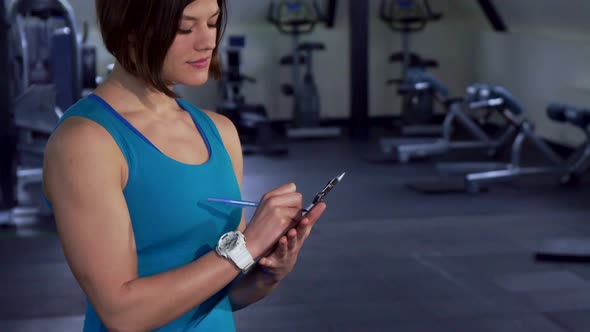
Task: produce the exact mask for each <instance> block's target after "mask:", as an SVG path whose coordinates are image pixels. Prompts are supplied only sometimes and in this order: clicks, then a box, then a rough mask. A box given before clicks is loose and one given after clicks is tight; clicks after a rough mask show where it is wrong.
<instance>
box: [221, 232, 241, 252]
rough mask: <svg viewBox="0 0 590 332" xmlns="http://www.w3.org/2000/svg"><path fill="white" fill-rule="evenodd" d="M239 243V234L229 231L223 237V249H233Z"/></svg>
mask: <svg viewBox="0 0 590 332" xmlns="http://www.w3.org/2000/svg"><path fill="white" fill-rule="evenodd" d="M237 244H238V234H237V233H229V234H227V235H226V236H225V237H224V239H223V249H225V250H232V249H233V248H235V247H236V245H237Z"/></svg>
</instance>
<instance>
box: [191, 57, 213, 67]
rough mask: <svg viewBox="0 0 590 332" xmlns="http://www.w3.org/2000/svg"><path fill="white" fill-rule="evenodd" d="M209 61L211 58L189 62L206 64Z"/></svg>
mask: <svg viewBox="0 0 590 332" xmlns="http://www.w3.org/2000/svg"><path fill="white" fill-rule="evenodd" d="M208 61H209V58H203V59H199V60H197V61H190V62H189V63H190V64H191V65H192V64H204V63H207V62H208Z"/></svg>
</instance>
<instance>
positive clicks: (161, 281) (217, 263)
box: [44, 118, 239, 331]
mask: <svg viewBox="0 0 590 332" xmlns="http://www.w3.org/2000/svg"><path fill="white" fill-rule="evenodd" d="M125 181H126V163H125V159H124V157H123V155H122V154H121V152H120V150H119V149H118V147H117V146H116V144H115V142H114V141H113V139H112V138H111V136H110V135H109V134H108V133H107V132H106V130H104V129H103V128H102V127H100V126H98V125H97V124H95V123H93V122H92V121H89V120H85V119H81V118H71V119H68V120H66V121H64V123H63V124H62V126H60V128H58V130H57V131H56V132H55V133H54V135H53V136H52V137H51V139H50V140H49V142H48V145H47V150H46V159H45V162H44V188H45V191H46V195H47V197H48V199H49V200H50V202H51V203H52V205H53V208H54V213H55V218H56V222H57V227H58V232H59V236H60V239H61V242H62V244H63V249H64V253H65V256H66V259H67V261H68V263H69V265H70V268H71V269H72V272H73V274H74V276H75V277H76V279H77V280H78V282H79V284H80V286H81V288H82V289H83V290H84V292H85V294H86V295H87V296H88V298H89V300H90V302H91V303H92V304H93V306H94V308H95V310H96V311H97V313H98V315H99V317H100V319H101V321H102V322H103V323H104V324H105V325H106V327H107V328H108V329H109V330H113V331H146V330H152V329H155V328H157V327H159V326H162V325H165V324H166V323H168V322H170V321H172V320H174V319H175V318H177V317H179V316H181V315H182V314H184V313H186V312H188V311H189V310H190V309H192V308H194V307H195V306H197V305H199V304H200V303H202V302H204V301H205V300H206V299H208V298H209V297H211V296H212V295H214V294H215V293H216V292H218V291H219V290H221V289H222V288H223V287H225V286H226V285H228V284H229V283H230V282H231V281H232V280H233V279H234V278H235V277H236V276H237V275H238V274H239V270H238V269H237V268H236V267H235V265H234V264H233V263H232V262H231V261H229V260H226V259H223V258H221V257H219V256H218V255H217V254H216V253H215V252H211V253H209V254H206V255H205V256H203V257H202V258H200V259H198V260H197V261H195V262H193V263H190V264H188V265H186V266H183V267H181V268H178V269H176V270H172V271H168V272H165V273H161V274H157V275H154V276H150V277H145V278H138V274H137V256H136V250H135V242H134V236H133V229H132V227H131V222H130V217H129V213H128V210H127V206H126V203H125V198H124V196H123V193H122V189H123V187H124V184H125Z"/></svg>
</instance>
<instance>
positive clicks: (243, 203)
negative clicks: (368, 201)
mask: <svg viewBox="0 0 590 332" xmlns="http://www.w3.org/2000/svg"><path fill="white" fill-rule="evenodd" d="M344 174H346V173H342V174H340V175H338V176H337V177H335V178H333V179H332V180H330V182H328V184H327V185H326V186H325V187H324V189H322V191H320V192H319V193H317V194H316V196H315V197H314V199H313V201H312V202H311V204H309V205H308V206H307V208H305V209H303V215H304V216H305V215H306V214H307V212H309V211H311V209H312V208H313V207H314V206H315V205H316V204H317V203H319V202H321V201H323V200H324V197H326V195H327V194H328V193H329V192H330V191H331V190H332V188H334V186H335V185H337V184H338V183H339V182H340V181H342V178H343V177H344ZM207 200H208V201H209V202H216V203H222V204H227V205H233V206H241V207H246V206H248V207H258V205H259V203H258V202H251V201H241V200H236V199H227V198H207Z"/></svg>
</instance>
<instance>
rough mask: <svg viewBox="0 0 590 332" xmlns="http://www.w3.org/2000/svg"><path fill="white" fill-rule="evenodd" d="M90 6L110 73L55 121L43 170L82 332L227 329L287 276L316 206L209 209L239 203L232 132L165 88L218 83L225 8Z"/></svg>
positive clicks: (155, 0)
mask: <svg viewBox="0 0 590 332" xmlns="http://www.w3.org/2000/svg"><path fill="white" fill-rule="evenodd" d="M96 8H97V17H98V20H99V22H100V28H101V32H102V36H103V40H104V42H105V45H106V47H107V49H108V50H109V52H111V53H112V54H113V55H114V56H115V57H116V59H117V63H116V65H115V68H114V70H113V72H112V74H111V76H110V77H109V78H108V79H107V80H106V81H105V82H104V84H102V85H101V86H100V87H98V88H97V89H96V91H95V92H94V93H93V94H92V95H91V96H89V97H88V98H84V99H82V100H80V101H79V102H78V103H77V104H75V105H74V106H72V107H71V108H70V109H69V110H68V111H67V112H66V113H65V114H64V116H63V118H62V120H61V122H60V125H59V126H58V128H57V129H56V130H55V132H54V133H53V135H52V137H51V138H50V140H49V142H48V145H47V150H46V156H45V163H44V189H45V194H46V196H47V199H48V201H49V202H50V203H51V205H52V208H53V211H54V214H55V217H56V222H57V228H58V232H59V236H60V239H61V241H62V245H63V248H64V253H65V256H66V259H67V261H68V263H69V265H70V268H71V270H72V272H73V274H74V276H75V277H76V279H77V280H78V282H79V284H80V286H81V288H82V290H83V291H84V293H85V294H86V296H87V298H88V307H87V310H86V319H85V324H84V330H85V331H104V330H105V329H108V330H110V331H151V330H155V329H160V330H159V331H233V330H235V326H234V321H233V315H232V311H235V310H239V309H241V308H243V307H245V306H247V305H249V304H251V303H254V302H256V301H258V300H259V299H261V298H263V297H264V296H266V295H268V294H269V293H270V292H271V291H272V290H273V289H274V288H275V287H276V286H277V285H278V284H279V283H280V281H281V280H282V279H283V278H284V277H285V276H286V275H287V274H288V273H289V272H290V271H291V269H292V268H293V265H294V264H295V261H296V258H297V254H298V252H299V250H300V248H301V245H302V244H303V241H304V240H305V238H306V237H307V236H308V234H309V232H310V229H311V227H312V226H313V224H314V223H315V221H316V220H317V219H318V218H319V217H320V215H321V214H322V212H323V211H324V209H325V205H324V204H320V205H317V206H316V207H315V208H314V209H313V210H312V211H311V212H310V213H308V214H307V215H306V217H305V218H303V217H302V216H301V209H302V197H301V194H300V193H298V192H297V191H296V188H295V185H294V184H292V183H290V184H285V185H283V186H281V187H279V188H276V189H274V190H272V191H270V192H268V193H267V194H265V195H264V196H263V198H262V200H261V202H260V206H259V207H258V208H257V210H256V212H255V214H254V217H253V218H252V220H251V221H250V223H249V224H248V225H247V226H246V223H245V220H244V214H243V213H242V211H241V209H238V208H234V207H229V206H225V205H220V204H215V203H211V202H208V201H207V198H209V197H223V198H231V199H239V198H240V196H241V195H240V187H239V186H240V185H241V181H242V156H241V147H240V142H239V139H238V135H237V132H236V129H235V127H234V126H233V125H232V123H231V122H230V121H229V120H228V119H227V118H225V117H223V116H220V115H218V114H215V113H212V112H209V111H202V110H199V109H197V108H196V107H194V106H192V105H190V104H189V103H187V102H186V101H184V100H181V99H177V98H176V95H175V94H174V93H173V92H172V90H171V88H172V86H173V84H185V85H190V86H199V85H202V84H204V83H205V82H206V81H207V79H208V75H209V73H210V72H211V73H213V74H216V73H218V72H219V65H218V62H217V45H218V44H219V40H220V38H221V35H222V30H223V27H224V19H225V17H226V14H227V12H226V6H225V1H224V0H194V1H192V0H166V1H161V0H142V1H139V0H137V1H132V0H125V1H123V0H97V1H96ZM236 229H237V232H234V231H236ZM242 240H245V244H244V241H242ZM257 259H260V261H259V262H258V264H252V263H253V261H255V260H257ZM252 266H254V267H253V268H252ZM241 272H243V273H241ZM240 274H242V276H241V277H239V278H237V277H238V276H239V275H240Z"/></svg>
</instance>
